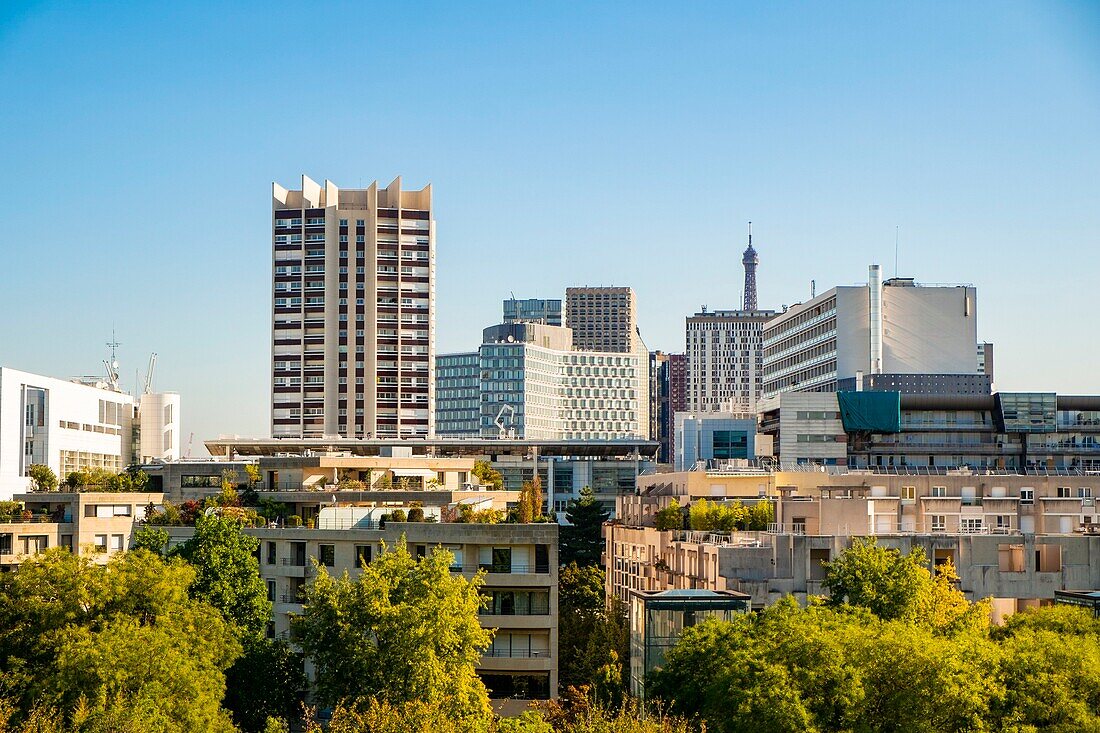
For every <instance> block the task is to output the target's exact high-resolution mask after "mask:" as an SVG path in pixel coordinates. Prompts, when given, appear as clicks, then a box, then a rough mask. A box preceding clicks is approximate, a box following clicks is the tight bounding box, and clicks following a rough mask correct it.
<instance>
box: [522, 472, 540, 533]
mask: <svg viewBox="0 0 1100 733" xmlns="http://www.w3.org/2000/svg"><path fill="white" fill-rule="evenodd" d="M542 504H543V494H542V479H540V478H539V477H538V476H535V478H534V479H532V480H530V481H524V482H523V487H522V488H521V489H520V491H519V505H518V506H517V507H516V521H518V522H519V523H520V524H530V523H531V522H534V521H535V520H537V519H539V518H541V517H542Z"/></svg>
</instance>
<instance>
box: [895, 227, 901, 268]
mask: <svg viewBox="0 0 1100 733" xmlns="http://www.w3.org/2000/svg"><path fill="white" fill-rule="evenodd" d="M900 231H901V226H899V225H897V224H895V225H894V277H897V276H898V234H899V232H900Z"/></svg>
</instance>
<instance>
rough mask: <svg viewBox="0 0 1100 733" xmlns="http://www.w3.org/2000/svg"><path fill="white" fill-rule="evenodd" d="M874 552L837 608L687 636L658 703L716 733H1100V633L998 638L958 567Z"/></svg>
mask: <svg viewBox="0 0 1100 733" xmlns="http://www.w3.org/2000/svg"><path fill="white" fill-rule="evenodd" d="M926 568H927V558H926V557H925V556H924V554H923V553H922V552H921V551H920V550H915V551H913V552H911V553H909V554H906V555H903V554H901V553H899V552H897V551H896V550H892V549H886V548H883V547H880V546H877V545H876V544H874V542H873V541H867V542H862V541H857V542H856V543H855V545H854V547H853V548H852V549H851V550H849V551H848V552H846V553H844V554H843V555H841V557H840V558H838V559H837V560H836V561H834V562H833V563H830V564H829V565H828V569H827V580H826V581H825V585H826V586H827V587H828V588H829V590H830V593H831V595H830V597H829V599H828V600H818V601H815V602H812V603H811V604H810V605H809V607H808V608H801V607H799V605H798V604H797V603H795V602H794V601H793V600H791V599H789V598H788V599H785V600H782V601H780V602H778V603H776V604H775V605H773V606H771V607H769V608H768V609H766V610H764V611H761V612H759V613H755V614H744V615H741V616H740V617H738V618H736V619H735V620H733V621H732V622H723V621H717V620H713V619H711V620H707V621H705V622H703V623H700V624H698V625H696V626H694V627H692V628H689V629H687V630H686V631H685V632H684V633H683V635H682V637H681V639H680V641H679V643H678V644H677V645H676V646H675V647H674V648H673V649H672V650H670V651H669V653H668V655H667V658H666V663H665V665H664V666H663V668H662V669H660V670H658V671H657V672H655V673H654V674H652V675H651V676H650V677H649V680H648V682H649V685H648V688H647V692H648V694H649V695H651V696H652V697H654V698H657V699H663V700H665V701H667V703H668V704H669V706H670V708H671V709H672V710H673V711H674V712H677V713H680V714H682V715H684V716H686V717H688V718H691V719H692V720H694V721H696V722H697V723H704V722H705V724H706V728H707V730H709V731H720V732H722V733H727V732H728V733H734V732H742V731H746V732H747V731H778V732H782V731H821V732H823V733H824V732H826V731H836V732H838V733H839V732H841V731H899V732H901V731H917V732H918V733H919V732H921V731H927V732H928V733H932V732H933V731H1039V730H1043V731H1067V732H1068V731H1097V730H1100V622H1098V621H1097V620H1096V619H1094V618H1092V616H1091V614H1089V613H1087V612H1085V611H1083V610H1081V609H1076V608H1069V607H1061V606H1057V607H1050V608H1044V609H1041V610H1038V611H1035V612H1024V613H1019V614H1016V615H1013V616H1011V617H1009V619H1008V621H1007V623H1005V624H1004V625H1003V626H999V627H991V626H990V623H989V618H990V616H989V611H990V608H989V603H988V601H981V602H977V603H971V602H969V601H967V599H966V598H965V597H964V596H963V594H962V593H961V592H960V591H959V590H958V589H957V587H956V580H957V578H956V577H955V575H954V569H953V568H952V567H951V566H950V565H949V564H948V565H944V566H941V567H940V568H939V569H938V571H936V572H930V571H929V570H927V569H926Z"/></svg>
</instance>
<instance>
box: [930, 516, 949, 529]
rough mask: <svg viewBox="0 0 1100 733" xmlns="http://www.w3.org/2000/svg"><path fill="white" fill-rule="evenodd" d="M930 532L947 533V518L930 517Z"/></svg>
mask: <svg viewBox="0 0 1100 733" xmlns="http://www.w3.org/2000/svg"><path fill="white" fill-rule="evenodd" d="M932 531H933V532H946V531H947V517H946V516H944V515H943V514H933V515H932Z"/></svg>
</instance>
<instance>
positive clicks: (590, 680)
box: [558, 562, 630, 705]
mask: <svg viewBox="0 0 1100 733" xmlns="http://www.w3.org/2000/svg"><path fill="white" fill-rule="evenodd" d="M629 650H630V633H629V629H628V628H627V623H626V614H625V609H623V608H622V607H621V606H620V604H618V603H614V602H613V603H611V604H608V603H607V601H606V599H605V595H604V573H603V570H602V569H601V568H599V567H596V566H591V565H588V566H580V565H578V564H577V563H575V562H574V563H570V564H569V565H567V566H566V567H563V568H562V569H561V571H560V573H559V574H558V681H559V686H560V687H561V688H562V689H566V688H567V687H569V686H574V687H578V688H579V687H587V688H588V689H589V690H590V691H591V693H592V694H593V695H594V696H595V697H596V699H597V700H599V701H600V702H601V703H604V704H610V705H616V704H618V702H620V701H621V699H622V695H623V688H624V674H625V672H624V670H625V669H627V668H628V667H627V665H628V656H629Z"/></svg>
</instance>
